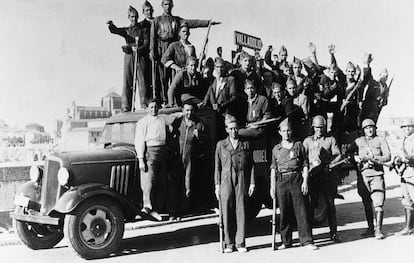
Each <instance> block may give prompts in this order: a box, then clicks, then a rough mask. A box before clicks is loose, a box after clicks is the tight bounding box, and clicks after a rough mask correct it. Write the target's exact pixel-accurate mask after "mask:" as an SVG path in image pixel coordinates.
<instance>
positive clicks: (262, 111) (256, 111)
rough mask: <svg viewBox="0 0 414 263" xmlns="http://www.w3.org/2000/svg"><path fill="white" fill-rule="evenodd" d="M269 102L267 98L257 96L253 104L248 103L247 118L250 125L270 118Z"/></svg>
mask: <svg viewBox="0 0 414 263" xmlns="http://www.w3.org/2000/svg"><path fill="white" fill-rule="evenodd" d="M269 115H270V111H269V102H268V100H267V98H266V97H265V96H262V95H258V94H257V95H256V97H255V98H254V99H253V101H252V102H251V103H248V109H247V117H246V120H247V122H248V123H250V122H256V121H260V120H262V119H263V118H264V117H269Z"/></svg>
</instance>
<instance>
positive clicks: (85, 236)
mask: <svg viewBox="0 0 414 263" xmlns="http://www.w3.org/2000/svg"><path fill="white" fill-rule="evenodd" d="M81 234H82V237H83V239H84V240H85V241H86V242H89V241H90V240H92V239H95V236H94V235H93V233H92V231H91V230H90V229H89V228H86V229H85V230H84V231H82V233H81Z"/></svg>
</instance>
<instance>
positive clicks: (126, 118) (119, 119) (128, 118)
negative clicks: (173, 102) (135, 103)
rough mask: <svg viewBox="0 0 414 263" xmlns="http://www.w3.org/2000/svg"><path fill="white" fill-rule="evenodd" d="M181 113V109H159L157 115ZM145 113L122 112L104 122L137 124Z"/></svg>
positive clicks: (142, 111) (144, 111)
mask: <svg viewBox="0 0 414 263" xmlns="http://www.w3.org/2000/svg"><path fill="white" fill-rule="evenodd" d="M179 111H181V108H178V107H177V108H164V109H160V110H159V112H158V114H171V113H174V112H179ZM147 114H148V113H147V111H146V110H144V109H139V110H136V111H135V112H122V113H119V114H116V115H113V116H111V117H109V118H108V119H107V120H106V122H105V123H106V124H113V123H124V122H137V121H138V120H140V119H141V118H142V117H144V116H145V115H147Z"/></svg>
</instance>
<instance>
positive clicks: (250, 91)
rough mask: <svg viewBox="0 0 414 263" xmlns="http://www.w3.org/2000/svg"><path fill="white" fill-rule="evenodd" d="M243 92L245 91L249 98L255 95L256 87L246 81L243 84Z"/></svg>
mask: <svg viewBox="0 0 414 263" xmlns="http://www.w3.org/2000/svg"><path fill="white" fill-rule="evenodd" d="M244 93H246V95H247V97H248V98H249V99H252V98H254V96H255V95H256V89H255V88H254V86H253V84H251V83H247V84H246V85H245V86H244Z"/></svg>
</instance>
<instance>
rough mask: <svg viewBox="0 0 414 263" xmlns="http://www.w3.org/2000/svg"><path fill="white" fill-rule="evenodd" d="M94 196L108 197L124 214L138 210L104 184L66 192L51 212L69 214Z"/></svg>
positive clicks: (76, 188) (81, 186)
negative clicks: (115, 202) (116, 203)
mask: <svg viewBox="0 0 414 263" xmlns="http://www.w3.org/2000/svg"><path fill="white" fill-rule="evenodd" d="M95 196H108V197H110V198H112V199H114V200H115V201H117V202H118V203H119V204H120V208H121V209H122V210H123V211H124V213H126V214H128V213H131V214H136V213H137V210H138V208H137V207H135V206H134V205H132V204H131V203H130V202H129V201H128V200H127V199H126V198H125V197H123V196H122V195H121V194H119V193H118V192H116V191H115V190H113V189H112V188H110V187H109V186H108V185H104V184H83V185H79V186H76V187H73V188H71V189H69V190H68V191H66V192H65V193H64V194H63V195H62V196H61V197H60V198H59V200H58V201H57V202H56V205H55V206H54V207H53V209H52V210H51V212H52V211H55V212H58V213H61V214H70V213H71V212H72V211H74V210H75V209H76V207H78V205H79V204H80V203H82V202H83V201H85V200H86V199H88V198H91V197H95Z"/></svg>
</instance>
